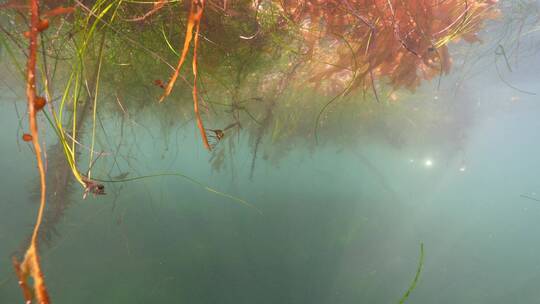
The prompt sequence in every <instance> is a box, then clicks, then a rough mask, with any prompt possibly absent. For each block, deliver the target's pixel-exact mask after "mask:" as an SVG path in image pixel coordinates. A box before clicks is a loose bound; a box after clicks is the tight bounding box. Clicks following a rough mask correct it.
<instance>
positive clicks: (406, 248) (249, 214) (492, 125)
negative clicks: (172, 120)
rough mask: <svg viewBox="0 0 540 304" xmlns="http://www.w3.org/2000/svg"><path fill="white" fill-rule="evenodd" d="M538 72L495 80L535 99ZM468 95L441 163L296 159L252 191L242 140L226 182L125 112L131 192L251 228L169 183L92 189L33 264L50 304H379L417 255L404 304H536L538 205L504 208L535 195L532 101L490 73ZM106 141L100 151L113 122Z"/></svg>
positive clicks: (22, 186) (434, 150) (179, 137)
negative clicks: (131, 137) (465, 116)
mask: <svg viewBox="0 0 540 304" xmlns="http://www.w3.org/2000/svg"><path fill="white" fill-rule="evenodd" d="M538 70H540V60H538V59H535V57H529V58H528V59H527V61H526V62H525V63H524V64H521V65H520V66H519V69H518V70H517V72H515V73H513V74H511V75H507V76H508V77H509V78H508V79H507V80H508V81H511V82H512V83H513V84H514V85H515V86H518V87H520V88H523V89H527V90H529V91H533V92H534V91H536V92H540V87H539V86H538V83H539V82H538V80H539V79H538V76H537V71H538ZM435 87H436V85H432V84H430V85H428V88H432V90H433V92H432V94H431V95H430V96H435V95H436V94H437V91H436V89H434V88H435ZM467 92H468V94H469V95H468V98H470V100H471V102H473V103H475V105H476V111H475V124H474V125H473V126H471V127H470V128H469V129H468V130H467V139H466V141H465V142H464V145H463V147H460V148H461V149H462V151H460V152H459V153H457V154H455V153H454V154H452V153H446V152H448V151H449V150H451V149H454V148H455V147H450V146H448V145H445V144H440V145H435V144H432V143H429V142H426V143H425V145H421V146H415V147H408V148H403V149H397V148H395V147H390V146H388V145H384V144H377V143H373V142H372V143H369V144H365V143H363V142H362V141H360V140H359V142H358V143H357V144H356V146H355V148H354V149H337V148H334V147H331V146H322V147H320V148H318V149H315V150H314V151H306V150H305V149H302V148H301V147H298V149H295V150H293V151H291V152H290V153H289V154H287V156H286V157H285V158H284V159H282V160H281V161H280V162H279V165H278V166H276V165H273V164H271V163H270V162H266V161H265V160H263V159H261V158H259V159H258V167H257V170H256V173H255V178H254V179H253V180H252V181H250V180H249V171H250V166H251V155H252V154H251V153H252V152H251V151H252V150H251V148H250V147H249V145H248V142H247V140H246V139H245V138H241V139H240V144H239V148H238V149H237V153H236V154H235V156H234V174H233V173H232V171H231V169H230V168H229V170H224V171H222V172H215V171H213V170H212V169H211V166H210V164H209V162H208V159H209V157H210V156H209V155H208V153H207V152H206V151H204V150H203V148H202V147H201V145H200V143H199V140H198V138H197V136H196V134H197V133H196V132H197V131H196V130H195V129H194V128H193V127H192V126H191V124H188V125H187V126H186V127H182V128H179V127H178V128H177V129H174V130H169V131H170V132H168V133H167V136H166V135H164V133H163V129H161V127H160V124H159V123H157V121H156V119H157V118H156V117H155V116H154V115H152V107H149V108H147V109H145V110H144V111H141V112H140V113H138V114H136V116H134V117H133V119H134V120H136V121H137V122H138V125H133V126H132V128H133V133H134V134H135V135H136V143H135V144H133V146H132V147H127V148H126V149H128V151H130V153H129V155H130V157H132V158H130V159H120V160H119V162H120V165H119V166H121V167H122V168H123V169H124V170H126V171H128V172H130V176H137V175H144V174H151V173H154V172H163V171H181V172H182V173H184V174H186V175H188V176H190V177H192V178H196V179H197V180H199V181H202V182H204V183H205V184H207V185H209V186H211V187H215V188H217V189H219V190H221V191H224V192H226V193H229V194H232V195H235V196H238V197H241V198H244V199H246V200H247V201H249V202H250V203H251V204H253V205H254V206H256V207H257V208H258V209H259V210H260V211H261V212H262V213H258V212H257V211H256V210H255V209H253V208H249V207H246V206H244V205H241V204H238V203H235V202H234V201H231V200H228V199H225V198H223V197H220V196H217V195H215V194H213V193H209V192H207V191H205V190H204V189H202V188H201V187H198V186H196V185H194V184H192V183H189V182H188V181H186V180H184V179H181V178H178V177H156V178H152V179H144V180H139V181H133V182H129V183H125V184H114V185H113V184H109V185H108V186H107V187H108V188H107V189H108V192H109V194H108V195H107V196H102V197H99V198H92V197H90V198H88V199H86V200H82V199H81V196H82V193H80V191H75V194H74V195H73V200H74V201H73V203H72V204H71V207H70V208H69V209H68V210H67V212H66V214H65V216H64V218H63V221H62V222H61V224H60V226H59V227H58V234H59V236H58V237H57V238H56V239H55V241H54V242H53V243H52V244H51V246H44V250H43V266H44V271H45V274H46V278H47V282H48V286H49V289H50V291H51V294H52V296H53V299H54V302H55V303H158V302H168V303H396V302H397V301H398V300H399V299H400V298H401V295H402V294H403V293H404V292H405V291H406V290H407V288H408V286H409V284H410V282H411V280H412V278H413V277H414V274H415V271H416V268H417V263H418V256H419V246H420V243H422V242H423V243H424V246H425V263H424V269H423V272H422V274H421V278H420V281H419V283H418V286H417V288H416V289H415V290H414V292H413V293H412V294H411V296H410V298H409V299H408V302H409V303H535V302H537V301H538V299H539V298H540V289H539V288H538V286H540V202H537V201H533V200H530V199H525V198H523V197H520V195H521V194H528V195H530V196H531V197H535V196H537V195H536V194H535V192H537V193H540V179H539V177H538V174H539V172H538V168H539V167H540V157H539V155H540V134H539V132H538V130H540V120H539V119H538V118H539V117H540V104H538V97H537V96H536V95H528V94H523V93H519V92H517V91H515V90H513V89H512V88H509V87H508V86H506V85H504V84H502V83H501V81H500V79H499V78H498V77H496V76H494V70H493V69H492V68H488V69H479V74H476V75H475V77H474V79H472V80H470V81H469V83H468V89H467ZM0 93H1V97H2V99H3V101H2V102H1V103H0V121H2V126H3V127H2V128H1V129H0V142H1V144H0V155H1V156H2V157H1V158H0V169H1V170H0V172H1V173H2V174H1V176H0V194H1V195H0V197H1V200H0V303H19V302H22V297H21V293H20V290H19V289H18V287H17V283H16V280H15V278H14V276H13V271H12V267H11V262H10V256H11V254H12V253H13V252H14V251H15V250H17V249H18V248H20V246H21V244H22V241H23V240H24V239H25V238H26V237H27V236H28V234H29V233H30V231H31V228H32V225H33V222H34V218H35V212H36V208H37V205H36V203H35V200H32V199H31V198H30V195H29V193H28V192H29V191H30V190H31V189H33V187H35V183H36V180H35V168H34V167H35V164H34V157H33V155H32V152H31V151H30V148H29V146H27V145H26V144H24V143H22V142H20V143H19V144H17V138H18V136H20V134H17V129H18V126H19V122H18V118H17V115H16V111H15V105H14V102H15V103H17V104H18V108H19V111H23V110H22V109H24V102H23V100H24V99H23V97H22V95H19V96H17V95H13V92H11V91H9V90H7V89H6V88H5V87H2V89H1V91H0ZM4 100H5V101H6V102H4ZM105 123H106V129H108V130H111V133H110V137H109V138H108V140H110V141H111V142H115V140H118V139H119V137H118V136H119V135H118V132H119V131H118V130H119V129H118V121H115V120H114V119H110V120H106V121H105ZM42 125H43V124H42ZM140 126H145V127H144V128H143V127H140ZM175 128H176V127H175ZM49 135H51V134H49ZM129 149H131V150H129ZM428 160H431V162H432V165H431V166H428V165H427V163H426V161H428ZM130 166H131V167H130ZM98 167H99V165H98ZM460 169H461V170H460ZM98 172H99V171H98ZM537 197H539V198H540V196H537Z"/></svg>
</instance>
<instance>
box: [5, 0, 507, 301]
mask: <svg viewBox="0 0 540 304" xmlns="http://www.w3.org/2000/svg"><path fill="white" fill-rule="evenodd" d="M54 3H55V1H46V0H43V1H39V0H29V1H28V5H23V4H20V3H18V2H16V1H9V2H7V3H5V4H2V6H1V8H2V9H6V10H7V9H9V10H12V11H14V12H17V13H20V12H22V13H23V14H22V16H26V12H27V11H29V12H30V20H29V22H28V30H27V31H26V30H25V31H24V34H22V35H21V33H19V32H18V31H17V30H18V29H19V28H21V27H23V26H25V24H24V23H25V21H26V20H25V19H24V18H21V20H20V21H19V22H20V23H21V24H23V25H20V24H18V25H17V26H18V27H12V28H11V29H12V31H10V30H6V29H4V28H3V27H2V28H1V29H2V36H1V37H2V40H1V43H2V45H4V46H7V47H6V49H7V50H8V53H9V56H10V58H11V60H12V61H13V63H14V65H15V66H19V70H20V72H21V74H23V75H25V83H26V96H27V109H28V113H29V115H28V121H29V123H30V130H29V132H25V133H24V135H23V138H22V139H23V140H24V141H28V142H31V143H32V147H33V148H34V152H35V154H36V161H37V165H38V171H39V177H40V191H39V194H40V195H39V202H40V205H39V209H38V215H37V220H36V224H35V227H34V231H33V234H32V236H31V239H30V243H29V247H28V249H27V250H26V254H25V255H24V259H23V260H22V262H19V261H18V260H17V259H14V267H15V270H16V272H17V276H18V278H19V281H20V286H21V288H22V290H23V294H24V298H25V300H26V301H32V300H33V299H34V295H35V297H36V298H37V300H38V302H40V303H49V302H50V300H49V295H48V293H47V289H46V286H45V282H44V279H43V273H42V270H41V265H40V260H39V250H38V247H39V246H38V245H39V235H40V229H41V227H42V226H43V227H44V228H45V229H46V228H47V226H48V227H49V229H50V231H53V229H54V225H55V224H56V223H58V222H59V221H60V219H61V217H62V216H63V212H64V211H65V208H66V206H67V204H68V200H66V199H65V197H67V196H68V194H69V192H68V191H67V190H68V188H69V187H70V185H71V184H76V183H78V184H79V186H80V189H81V190H82V191H83V197H86V196H87V195H94V196H96V195H102V194H104V193H105V188H104V187H105V184H106V183H120V182H129V181H135V180H138V179H142V178H150V177H153V176H177V177H182V178H184V179H187V180H188V181H190V182H192V183H193V184H194V185H198V186H201V187H203V188H204V189H205V190H206V191H209V192H212V193H215V194H218V195H221V196H223V197H227V198H229V199H232V200H235V201H237V202H239V203H241V204H245V205H248V206H250V207H253V205H251V204H249V203H247V202H246V201H244V200H242V199H238V198H236V197H232V196H230V195H228V194H226V193H223V192H220V191H218V190H216V189H214V188H212V187H209V186H206V185H204V184H203V183H201V182H199V181H196V180H194V179H192V178H190V177H188V176H186V175H184V174H181V173H178V172H167V173H163V174H157V175H156V174H149V175H144V176H140V177H130V178H124V179H105V178H103V179H100V178H96V177H95V174H94V173H93V170H92V169H93V166H94V165H95V164H96V163H97V162H98V159H99V157H100V156H101V155H102V154H103V152H102V151H98V148H97V147H98V146H99V145H98V144H97V141H98V137H99V132H98V128H99V127H100V121H99V113H104V112H105V113H112V114H114V113H117V114H119V115H121V116H122V117H124V116H125V115H126V113H128V112H127V111H128V109H129V110H132V109H134V110H135V109H137V108H143V107H146V106H147V105H148V103H149V97H151V96H154V97H155V98H154V99H155V100H156V101H159V102H161V105H160V107H161V111H163V113H162V114H161V115H160V121H161V122H160V123H162V124H163V130H164V132H170V131H168V130H169V129H170V128H169V126H170V123H175V122H178V121H181V120H182V121H189V120H190V119H191V118H192V117H193V116H194V119H195V121H196V125H197V128H198V130H199V134H200V136H201V139H202V142H203V145H204V147H205V148H207V149H208V150H212V151H213V153H214V154H213V156H212V159H211V161H213V165H214V166H215V167H216V168H221V166H223V164H224V162H225V158H226V152H225V151H226V149H228V153H229V154H231V155H232V154H234V151H235V149H236V147H237V145H236V144H235V143H234V141H233V140H234V139H235V136H233V135H238V136H237V137H236V139H237V140H238V139H239V138H240V134H246V135H245V136H246V137H248V140H249V142H250V144H251V147H252V150H251V151H252V157H251V169H250V177H253V176H254V172H255V167H256V161H257V159H258V158H260V157H261V155H262V158H264V159H270V158H271V159H272V160H273V161H276V160H277V159H279V157H281V156H283V155H285V154H286V153H287V151H289V150H290V147H291V146H292V145H293V144H295V143H302V144H303V145H304V146H305V147H307V148H308V149H314V146H315V145H316V144H317V143H322V142H324V140H320V141H317V139H318V138H319V134H318V133H319V131H320V129H321V126H323V125H324V127H325V131H326V132H330V131H334V130H337V129H339V128H342V126H343V125H346V126H349V127H348V129H351V130H352V131H351V132H343V131H339V132H335V133H338V134H341V135H340V136H337V137H333V138H331V140H332V144H336V145H337V144H341V145H346V144H348V143H350V142H353V140H351V138H358V137H359V136H361V135H362V134H371V133H376V132H379V134H382V135H381V137H384V136H386V140H387V141H388V142H391V144H392V145H395V146H396V147H397V146H400V145H402V144H403V143H402V140H401V139H400V136H399V135H396V134H394V130H395V129H403V128H404V127H403V126H404V125H407V127H409V128H413V127H414V122H413V123H411V122H410V121H413V120H415V118H417V117H419V118H418V119H419V120H421V119H423V120H424V121H439V120H441V119H440V116H439V115H440V113H437V112H436V111H435V110H433V109H431V108H430V107H429V106H423V107H422V111H416V110H413V109H412V108H411V107H407V106H404V105H401V104H400V103H399V102H397V101H396V100H397V99H398V97H397V96H398V95H399V96H400V98H401V99H403V100H407V96H408V95H407V94H409V93H407V92H403V93H402V92H401V91H400V92H398V90H399V89H402V88H404V89H407V90H410V91H412V90H416V89H417V88H418V87H419V85H420V83H421V81H423V80H430V79H433V78H434V77H437V76H441V75H443V74H446V73H448V72H449V71H450V68H451V58H450V52H449V50H448V45H449V44H450V43H451V42H455V41H459V40H465V41H466V42H476V41H478V40H479V38H478V36H477V33H478V31H479V30H480V29H481V28H482V27H483V26H484V24H485V22H486V21H487V20H492V19H494V18H496V17H497V16H498V10H497V8H496V6H495V2H493V1H480V0H471V1H457V0H450V1H444V2H440V1H412V2H411V1H401V0H397V1H390V0H381V1H364V0H345V1H336V0H322V1H315V0H304V1H272V0H267V1H255V2H252V1H237V2H234V3H228V1H217V0H215V1H214V0H190V1H187V2H186V4H188V5H189V11H188V13H187V14H186V13H185V11H184V6H183V5H182V2H176V1H174V2H172V1H164V0H157V1H155V2H152V3H146V4H144V3H133V2H126V1H120V0H115V1H105V0H96V1H78V0H74V1H67V2H66V5H68V6H55V5H54ZM149 4H151V7H149V6H148V5H149ZM40 5H42V6H45V7H46V6H53V7H51V9H50V10H48V11H46V12H43V13H40ZM203 13H204V14H203ZM66 14H69V17H68V16H67V15H66ZM14 15H17V14H14ZM60 15H66V16H65V18H63V19H61V21H60V22H59V23H60V24H59V25H58V27H57V28H56V32H55V33H54V35H52V34H51V36H47V32H46V31H45V30H47V28H48V27H49V26H52V25H54V24H53V23H52V18H54V17H56V16H60ZM184 26H185V29H184V28H183V27H184ZM49 32H50V31H49ZM22 37H25V39H27V41H28V44H29V46H28V50H27V51H25V50H24V45H25V43H26V42H24V40H23V38H22ZM182 41H183V43H182ZM40 42H41V46H42V52H41V54H40V53H39V48H38V44H39V43H40ZM45 45H47V48H46V47H45ZM126 45H127V46H129V47H126ZM174 45H181V46H182V47H181V48H180V47H178V48H175V47H174ZM190 48H191V49H192V52H191V54H190V52H189V51H190ZM17 52H19V53H20V54H22V55H24V56H25V57H26V60H27V64H26V69H24V68H23V67H22V65H20V64H19V62H18V60H19V58H20V57H19V56H20V55H18V54H17ZM39 59H41V61H40V60H39ZM47 60H53V61H54V63H53V64H48V63H47ZM189 60H191V74H192V75H193V78H192V80H191V81H189V80H188V79H185V78H184V77H183V75H184V72H183V71H182V68H183V67H184V63H185V62H186V61H189ZM175 61H177V64H176V66H174V65H173V64H171V63H170V62H175ZM156 62H157V64H156ZM51 66H54V70H53V71H49V70H48V69H49V67H51ZM164 69H165V70H166V71H165V72H164ZM188 69H189V68H188ZM55 73H58V74H60V75H61V76H62V77H64V78H65V79H62V78H61V77H59V76H57V78H54V77H53V75H58V74H55ZM186 74H187V73H186ZM38 75H41V78H40V79H41V81H37V80H36V79H37V78H38ZM164 77H168V80H167V81H163V80H162V79H165V78H164ZM304 79H307V80H304ZM62 80H64V81H62ZM54 87H56V88H58V87H59V88H60V90H59V91H60V92H61V94H60V95H59V96H54ZM173 88H176V89H175V90H174V91H173ZM41 92H42V93H43V94H41ZM104 92H114V96H115V98H108V97H104V96H105V95H106V94H104ZM396 92H398V93H396ZM41 95H43V96H41ZM111 95H112V94H111ZM187 95H191V96H190V97H191V101H192V103H189V104H187V103H182V102H178V103H177V104H175V106H172V105H170V104H171V103H173V102H172V101H173V100H172V99H174V102H175V101H176V100H178V99H180V100H183V99H185V98H182V97H185V96H187ZM299 96H304V98H302V100H300V98H299ZM306 96H307V97H309V98H305V97H306ZM166 98H168V99H171V102H169V103H167V104H164V103H162V102H163V101H164V100H165V99H166ZM359 100H363V101H359ZM338 101H339V102H340V106H342V108H341V112H342V113H340V116H339V117H336V118H331V117H329V115H328V114H329V113H331V111H332V109H331V106H333V105H335V104H336V103H337V102H338ZM389 105H391V107H390V106H389ZM172 109H174V111H172ZM156 111H159V110H156ZM39 113H42V114H43V116H44V117H45V119H46V120H47V122H48V123H49V126H50V128H51V129H52V130H53V132H54V133H55V135H56V139H57V140H58V144H57V145H56V146H53V147H51V148H50V149H49V151H50V152H49V153H47V154H48V160H49V164H50V165H51V167H54V168H62V169H59V170H61V172H58V171H57V172H55V173H57V174H59V175H60V176H61V178H60V179H59V181H58V183H57V184H56V185H57V186H59V187H61V188H62V189H63V190H64V191H65V192H63V193H61V192H57V193H60V196H61V197H62V200H61V201H62V202H61V204H59V205H58V207H57V208H56V211H54V210H55V209H50V210H53V211H54V212H53V213H52V214H53V215H52V216H51V217H48V218H49V220H45V224H44V222H43V220H44V214H45V212H46V210H47V209H46V208H45V207H46V201H47V197H48V196H47V191H46V190H47V179H46V172H45V165H46V160H45V159H44V153H43V152H44V151H42V147H41V145H40V137H39V135H40V133H39V130H38V126H37V119H36V117H37V115H38V114H39ZM358 121H362V124H361V125H360V124H358ZM388 121H392V123H394V124H395V125H396V126H397V127H389V126H388V123H387V122H388ZM205 124H206V125H209V126H211V127H209V128H207V127H205ZM411 125H412V127H411ZM85 126H86V127H88V132H87V133H88V134H89V135H88V136H86V137H84V136H83V135H82V132H81V130H82V129H83V127H85ZM101 127H102V126H101ZM385 130H389V131H385ZM325 131H320V132H321V133H324V132H325ZM346 133H347V134H346ZM320 137H321V138H322V137H323V136H320ZM326 138H328V137H326ZM85 140H86V141H88V142H89V143H88V147H86V146H85V145H83V142H84V141H85ZM227 144H228V145H227ZM82 147H86V148H88V149H87V150H88V151H84V153H82V151H83V149H82ZM83 157H85V158H83ZM81 158H83V159H85V160H86V159H87V160H88V164H87V166H82V165H81ZM62 161H63V166H62V165H60V163H62ZM49 172H50V171H49ZM49 176H50V175H49ZM49 184H50V183H49ZM49 187H50V186H49ZM53 187H54V186H53ZM49 197H50V196H49ZM43 224H44V225H43ZM44 235H46V233H45V234H44ZM422 259H423V247H421V261H422ZM420 270H421V266H420V267H419V271H420ZM419 271H418V272H417V277H418V276H419ZM417 277H416V278H415V281H414V284H413V285H411V287H412V288H410V289H409V292H408V293H410V291H412V289H414V286H415V284H416V280H417ZM31 280H33V286H32V287H31V286H30V281H31ZM408 293H407V294H406V295H408ZM405 298H406V297H405Z"/></svg>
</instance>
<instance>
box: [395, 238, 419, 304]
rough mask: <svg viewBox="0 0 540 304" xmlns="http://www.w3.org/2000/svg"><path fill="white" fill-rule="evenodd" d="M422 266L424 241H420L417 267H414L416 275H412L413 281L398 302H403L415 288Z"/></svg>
mask: <svg viewBox="0 0 540 304" xmlns="http://www.w3.org/2000/svg"><path fill="white" fill-rule="evenodd" d="M423 267H424V243H420V258H419V259H418V268H417V269H416V275H415V276H414V279H413V281H412V282H411V285H410V286H409V289H407V291H406V292H405V294H403V297H401V300H399V304H403V303H405V301H406V300H407V298H408V297H409V295H410V294H411V292H412V291H413V290H414V289H415V288H416V283H418V280H419V279H420V273H422V268H423Z"/></svg>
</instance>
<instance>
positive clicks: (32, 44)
mask: <svg viewBox="0 0 540 304" xmlns="http://www.w3.org/2000/svg"><path fill="white" fill-rule="evenodd" d="M29 7H30V29H29V31H28V39H29V52H28V61H27V67H26V97H27V100H28V120H29V124H30V133H31V134H32V145H33V146H34V150H35V153H36V160H37V166H38V171H39V177H40V184H41V193H40V204H39V210H38V215H37V219H36V223H35V225H34V231H33V233H32V238H31V240H30V246H29V247H28V249H27V250H26V254H25V256H24V260H23V262H22V263H21V264H20V265H19V264H18V263H17V261H16V260H14V265H15V270H16V273H17V276H18V277H19V285H20V286H21V288H22V289H23V295H24V297H25V300H26V302H27V303H30V302H29V301H31V293H30V292H29V290H28V289H29V287H28V283H27V279H28V276H29V275H30V276H32V278H33V280H34V292H35V296H36V298H37V301H38V303H39V304H49V303H50V299H49V294H48V292H47V288H46V286H45V280H44V278H43V272H42V271H41V265H40V261H39V254H38V249H37V248H38V234H39V227H40V226H41V221H42V219H43V212H44V210H45V194H46V183H45V168H44V165H43V158H42V150H41V145H40V144H39V132H38V125H37V119H36V114H37V109H36V103H35V102H36V57H37V44H38V35H39V29H40V24H41V23H42V21H41V19H40V17H39V0H29ZM29 297H30V299H29Z"/></svg>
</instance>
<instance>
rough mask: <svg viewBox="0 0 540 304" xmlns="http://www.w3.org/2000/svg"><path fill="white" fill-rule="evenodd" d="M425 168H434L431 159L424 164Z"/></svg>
mask: <svg viewBox="0 0 540 304" xmlns="http://www.w3.org/2000/svg"><path fill="white" fill-rule="evenodd" d="M424 166H426V167H428V168H430V167H432V166H433V161H432V160H431V159H429V158H428V159H426V161H425V162H424Z"/></svg>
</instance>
